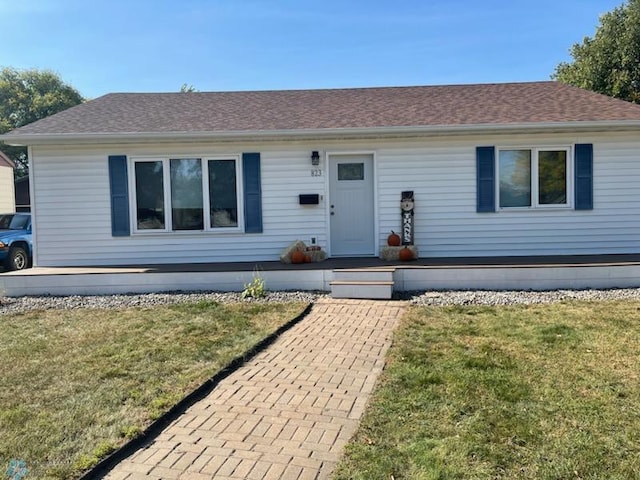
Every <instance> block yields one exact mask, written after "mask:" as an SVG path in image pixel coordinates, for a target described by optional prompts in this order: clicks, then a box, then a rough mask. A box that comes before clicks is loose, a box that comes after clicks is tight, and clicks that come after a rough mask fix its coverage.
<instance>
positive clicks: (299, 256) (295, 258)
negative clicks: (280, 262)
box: [291, 250, 305, 263]
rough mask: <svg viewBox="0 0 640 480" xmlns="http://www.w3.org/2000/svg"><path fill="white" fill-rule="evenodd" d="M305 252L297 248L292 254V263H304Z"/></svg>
mask: <svg viewBox="0 0 640 480" xmlns="http://www.w3.org/2000/svg"><path fill="white" fill-rule="evenodd" d="M304 257H305V254H304V253H302V252H301V251H300V250H296V251H295V252H293V253H292V254H291V263H304Z"/></svg>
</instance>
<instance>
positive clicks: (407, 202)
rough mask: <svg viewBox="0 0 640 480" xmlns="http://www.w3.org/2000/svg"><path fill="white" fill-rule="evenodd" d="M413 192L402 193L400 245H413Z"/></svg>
mask: <svg viewBox="0 0 640 480" xmlns="http://www.w3.org/2000/svg"><path fill="white" fill-rule="evenodd" d="M413 208H414V201H413V192H412V191H411V192H402V200H401V201H400V212H401V214H402V245H413V231H414V226H413Z"/></svg>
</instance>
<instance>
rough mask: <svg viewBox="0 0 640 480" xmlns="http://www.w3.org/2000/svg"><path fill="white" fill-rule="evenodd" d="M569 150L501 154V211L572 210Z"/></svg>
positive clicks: (519, 150)
mask: <svg viewBox="0 0 640 480" xmlns="http://www.w3.org/2000/svg"><path fill="white" fill-rule="evenodd" d="M569 158H570V155H569V149H568V148H549V149H546V148H545V149H542V148H538V149H535V148H534V149H501V150H499V151H498V178H499V182H498V199H499V203H498V204H499V206H500V208H518V207H520V208H545V207H569V206H570V205H569V198H571V195H570V192H569V189H570V187H571V176H570V170H571V168H570V167H571V165H570V164H569Z"/></svg>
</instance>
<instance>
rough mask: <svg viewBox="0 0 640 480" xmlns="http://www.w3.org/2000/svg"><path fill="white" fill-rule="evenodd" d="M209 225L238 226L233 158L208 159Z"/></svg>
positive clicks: (215, 226) (220, 226) (234, 163)
mask: <svg viewBox="0 0 640 480" xmlns="http://www.w3.org/2000/svg"><path fill="white" fill-rule="evenodd" d="M208 163H209V205H210V206H211V212H210V216H211V227H213V228H222V227H237V226H238V197H237V192H236V162H235V160H209V162H208Z"/></svg>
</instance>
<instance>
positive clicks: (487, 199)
mask: <svg viewBox="0 0 640 480" xmlns="http://www.w3.org/2000/svg"><path fill="white" fill-rule="evenodd" d="M495 156H496V148H495V147H476V181H477V187H476V211H477V212H495V211H496V179H495V178H496V159H495Z"/></svg>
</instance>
